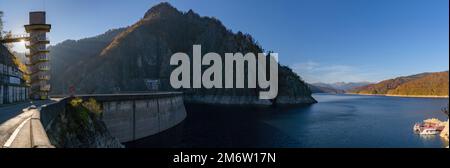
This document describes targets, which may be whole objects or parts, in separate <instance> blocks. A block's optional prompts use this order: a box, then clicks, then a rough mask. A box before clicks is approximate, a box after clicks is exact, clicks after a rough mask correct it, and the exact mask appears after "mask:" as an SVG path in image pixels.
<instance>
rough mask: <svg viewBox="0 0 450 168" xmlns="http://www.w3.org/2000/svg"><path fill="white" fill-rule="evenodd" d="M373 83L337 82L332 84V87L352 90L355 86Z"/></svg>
mask: <svg viewBox="0 0 450 168" xmlns="http://www.w3.org/2000/svg"><path fill="white" fill-rule="evenodd" d="M369 84H371V83H370V82H336V83H332V84H330V85H331V87H333V88H335V89H339V90H351V89H353V88H357V87H361V86H365V85H369Z"/></svg>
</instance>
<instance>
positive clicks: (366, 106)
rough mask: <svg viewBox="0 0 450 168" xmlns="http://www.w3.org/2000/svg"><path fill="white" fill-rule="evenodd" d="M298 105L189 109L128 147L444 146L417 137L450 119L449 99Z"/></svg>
mask: <svg viewBox="0 0 450 168" xmlns="http://www.w3.org/2000/svg"><path fill="white" fill-rule="evenodd" d="M313 96H314V98H316V100H317V101H318V102H319V103H317V104H313V105H309V106H297V107H266V108H261V107H260V108H257V107H243V106H211V105H186V110H187V113H188V117H187V118H186V120H185V121H183V122H182V123H181V124H179V125H178V126H176V127H174V128H171V129H169V130H167V131H164V132H162V133H160V134H157V135H154V136H150V137H146V138H143V139H140V140H137V141H134V142H131V143H127V144H126V146H127V147H299V148H323V147H339V148H340V147H414V148H416V147H417V148H422V147H426V148H442V147H444V146H448V142H445V141H444V140H442V139H441V138H440V137H439V136H428V137H423V136H419V135H416V134H414V133H413V131H412V127H413V125H414V123H416V122H420V121H422V120H424V119H427V118H438V119H440V120H447V119H448V117H447V116H446V115H445V114H444V113H442V112H441V111H440V110H441V108H442V107H445V106H447V104H448V99H433V98H402V97H385V96H363V95H329V94H314V95H313Z"/></svg>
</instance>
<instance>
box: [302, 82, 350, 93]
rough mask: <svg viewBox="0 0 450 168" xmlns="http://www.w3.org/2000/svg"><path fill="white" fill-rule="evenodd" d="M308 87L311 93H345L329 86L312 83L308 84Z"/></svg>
mask: <svg viewBox="0 0 450 168" xmlns="http://www.w3.org/2000/svg"><path fill="white" fill-rule="evenodd" d="M309 89H311V92H313V93H331V94H342V93H345V91H343V90H339V89H335V88H332V87H330V86H322V85H313V84H309Z"/></svg>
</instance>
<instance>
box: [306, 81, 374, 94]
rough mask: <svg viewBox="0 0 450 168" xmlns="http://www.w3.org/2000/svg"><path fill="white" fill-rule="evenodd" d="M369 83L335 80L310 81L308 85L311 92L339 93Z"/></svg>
mask: <svg viewBox="0 0 450 168" xmlns="http://www.w3.org/2000/svg"><path fill="white" fill-rule="evenodd" d="M368 84H370V82H336V83H312V84H310V85H309V87H310V88H311V91H312V92H313V93H333V94H341V93H345V92H346V91H348V90H351V89H354V88H356V87H361V86H365V85H368Z"/></svg>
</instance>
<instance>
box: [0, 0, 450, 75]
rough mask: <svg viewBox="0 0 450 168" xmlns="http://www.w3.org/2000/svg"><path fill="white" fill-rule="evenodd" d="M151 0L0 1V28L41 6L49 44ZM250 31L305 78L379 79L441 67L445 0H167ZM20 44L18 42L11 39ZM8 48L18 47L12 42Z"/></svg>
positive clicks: (127, 14) (128, 18) (93, 29)
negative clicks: (48, 28) (48, 29)
mask: <svg viewBox="0 0 450 168" xmlns="http://www.w3.org/2000/svg"><path fill="white" fill-rule="evenodd" d="M159 2H160V1H157V0H132V1H123V0H95V1H93V0H45V2H44V0H0V10H3V11H4V12H5V18H4V20H5V24H6V25H5V29H6V30H12V31H13V32H14V33H16V34H20V33H23V31H24V30H23V24H25V23H27V22H28V11H30V10H43V9H45V10H46V11H47V15H48V16H47V17H48V22H49V23H51V24H52V28H53V29H52V32H51V34H50V38H51V40H52V44H56V43H58V42H61V41H64V40H66V39H81V38H85V37H90V36H95V35H98V34H101V33H103V32H105V31H106V30H108V29H111V28H118V27H124V26H128V25H131V24H133V23H134V22H136V21H137V20H139V19H140V18H142V17H143V15H144V13H145V12H146V11H147V10H148V9H149V8H150V7H151V6H153V5H155V4H157V3H159ZM169 2H170V3H171V4H172V5H173V6H175V7H176V8H178V9H179V10H182V11H187V10H189V9H193V10H194V11H196V12H197V13H199V14H200V15H202V16H214V17H216V18H218V19H220V20H221V21H222V23H224V25H225V26H226V27H228V28H229V29H231V30H233V31H234V32H237V31H242V32H244V33H249V34H251V35H252V36H253V37H254V38H255V39H256V40H257V41H258V42H259V43H260V44H261V45H262V46H263V48H265V49H266V50H272V51H275V52H278V53H279V60H280V62H281V63H282V64H285V65H288V66H290V67H291V68H293V69H294V70H295V71H296V72H298V73H299V74H300V76H301V77H302V78H304V79H305V80H306V81H308V82H338V81H345V82H357V81H371V82H375V81H380V80H383V79H387V78H392V77H396V76H402V75H411V74H415V73H421V72H434V71H444V70H448V69H449V64H448V61H449V48H448V46H449V34H448V33H449V27H448V25H449V22H448V20H449V18H448V16H449V8H448V6H449V4H448V3H449V1H448V0H284V1H283V0H280V1H278V0H264V1H261V0H245V1H242V0H226V1H225V0H173V1H169ZM19 45H20V44H19ZM16 50H23V47H20V46H17V47H16Z"/></svg>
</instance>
